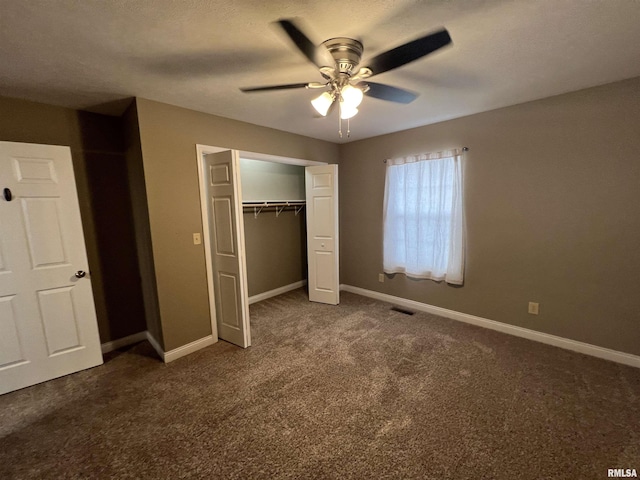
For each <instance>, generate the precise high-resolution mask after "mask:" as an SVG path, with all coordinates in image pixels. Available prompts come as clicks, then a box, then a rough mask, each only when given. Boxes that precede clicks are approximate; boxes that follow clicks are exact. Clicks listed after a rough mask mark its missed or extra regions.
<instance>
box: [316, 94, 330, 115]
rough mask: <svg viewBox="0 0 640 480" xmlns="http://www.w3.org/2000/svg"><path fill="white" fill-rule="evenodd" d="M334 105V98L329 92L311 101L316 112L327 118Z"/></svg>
mask: <svg viewBox="0 0 640 480" xmlns="http://www.w3.org/2000/svg"><path fill="white" fill-rule="evenodd" d="M332 103H333V97H332V96H331V94H330V93H329V92H324V93H323V94H322V95H320V96H319V97H316V98H314V99H313V100H311V105H313V108H315V109H316V111H317V112H318V113H319V114H320V115H322V116H323V117H326V116H327V112H328V111H329V107H330V106H331V104H332Z"/></svg>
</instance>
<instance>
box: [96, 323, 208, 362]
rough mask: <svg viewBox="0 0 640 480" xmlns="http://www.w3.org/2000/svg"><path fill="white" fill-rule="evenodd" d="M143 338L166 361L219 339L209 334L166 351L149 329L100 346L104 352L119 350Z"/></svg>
mask: <svg viewBox="0 0 640 480" xmlns="http://www.w3.org/2000/svg"><path fill="white" fill-rule="evenodd" d="M143 340H148V341H149V343H150V344H151V346H152V347H153V349H154V350H155V351H156V353H157V354H158V355H159V356H160V358H161V359H162V361H163V362H164V363H169V362H173V361H174V360H177V359H178V358H180V357H184V356H185V355H189V354H190V353H193V352H195V351H196V350H200V349H201V348H204V347H208V346H209V345H213V344H214V343H216V342H217V341H218V340H217V339H214V338H213V336H212V335H209V336H207V337H204V338H200V339H199V340H196V341H195V342H191V343H188V344H186V345H183V346H181V347H178V348H174V349H173V350H169V351H168V352H165V351H164V350H163V349H162V347H161V346H160V343H159V342H158V341H157V340H156V339H155V338H154V337H153V335H151V333H149V331H148V330H145V331H144V332H138V333H134V334H133V335H129V336H128V337H123V338H119V339H117V340H112V341H110V342H106V343H103V344H102V345H101V346H100V347H101V348H102V353H103V354H105V353H108V352H112V351H113V350H117V349H118V348H122V347H127V346H129V345H133V344H134V343H138V342H141V341H143Z"/></svg>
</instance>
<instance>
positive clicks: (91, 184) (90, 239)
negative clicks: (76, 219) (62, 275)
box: [74, 111, 146, 342]
mask: <svg viewBox="0 0 640 480" xmlns="http://www.w3.org/2000/svg"><path fill="white" fill-rule="evenodd" d="M77 122H78V129H79V134H80V145H79V151H77V152H74V157H77V159H78V160H81V162H82V164H83V166H82V168H80V169H79V170H80V171H77V172H76V176H78V175H79V174H80V175H82V174H84V176H85V178H86V187H85V188H83V189H81V188H80V186H79V187H78V195H79V196H80V197H81V198H80V202H81V203H83V204H85V209H83V211H86V208H88V209H89V210H90V212H91V219H90V221H86V219H85V221H84V222H83V223H84V225H85V230H86V229H87V228H88V229H89V230H90V231H88V232H87V231H85V237H86V238H87V254H88V256H89V262H90V265H91V266H92V267H93V268H92V271H91V274H92V275H91V276H92V286H93V290H94V297H95V302H96V311H97V314H98V326H99V329H100V339H101V341H102V342H105V341H110V340H114V339H118V338H122V337H125V336H127V335H131V334H134V333H137V332H141V331H144V330H146V322H145V312H144V306H143V302H142V289H141V283H140V273H139V267H138V258H137V253H136V243H135V232H134V227H133V217H132V203H131V196H130V192H129V181H128V175H127V163H126V157H125V154H124V147H123V143H124V142H123V138H122V131H121V129H122V125H121V119H120V118H118V117H108V116H105V115H99V114H94V113H89V112H81V111H79V112H77ZM76 163H77V162H76ZM78 183H80V182H78ZM82 190H84V191H82ZM82 197H85V198H82Z"/></svg>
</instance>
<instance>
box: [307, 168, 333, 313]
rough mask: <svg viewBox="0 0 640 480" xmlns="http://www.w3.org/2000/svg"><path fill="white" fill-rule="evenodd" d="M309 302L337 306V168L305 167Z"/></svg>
mask: <svg viewBox="0 0 640 480" xmlns="http://www.w3.org/2000/svg"><path fill="white" fill-rule="evenodd" d="M305 187H306V196H307V257H308V267H309V280H308V285H309V300H311V301H313V302H320V303H328V304H331V305H337V304H338V303H340V288H339V283H340V281H339V274H338V269H339V252H338V247H339V238H338V166H337V165H322V166H316V167H306V169H305Z"/></svg>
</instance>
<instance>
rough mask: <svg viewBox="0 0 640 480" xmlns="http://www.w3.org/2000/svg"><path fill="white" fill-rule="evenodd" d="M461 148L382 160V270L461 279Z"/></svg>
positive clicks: (462, 244) (460, 281)
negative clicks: (385, 161)
mask: <svg viewBox="0 0 640 480" xmlns="http://www.w3.org/2000/svg"><path fill="white" fill-rule="evenodd" d="M462 170H463V169H462V152H461V151H459V150H449V151H445V152H439V153H429V154H424V155H415V156H411V157H405V158H400V159H394V160H388V161H387V175H386V182H385V196H384V272H385V273H404V274H406V275H407V276H409V277H413V278H429V279H432V280H438V281H439V280H445V281H446V282H447V283H452V284H456V285H462V283H463V277H464V250H465V244H464V242H465V232H464V211H463V208H464V202H463V178H462Z"/></svg>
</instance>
